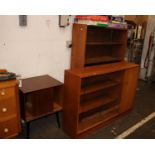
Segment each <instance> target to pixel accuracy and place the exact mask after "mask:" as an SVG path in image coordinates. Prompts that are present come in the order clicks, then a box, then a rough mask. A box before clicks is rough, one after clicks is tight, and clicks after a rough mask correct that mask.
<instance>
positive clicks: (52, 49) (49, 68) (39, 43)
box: [0, 15, 72, 82]
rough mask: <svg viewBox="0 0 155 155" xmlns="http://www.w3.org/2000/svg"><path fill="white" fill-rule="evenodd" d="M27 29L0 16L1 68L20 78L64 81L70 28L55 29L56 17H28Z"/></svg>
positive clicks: (11, 18) (14, 20)
mask: <svg viewBox="0 0 155 155" xmlns="http://www.w3.org/2000/svg"><path fill="white" fill-rule="evenodd" d="M27 19H28V22H27V23H28V25H27V26H26V27H21V26H19V18H18V16H17V15H15V16H0V68H6V69H7V70H9V71H11V72H15V73H17V74H21V75H22V78H27V77H32V76H37V75H42V74H49V75H51V76H53V77H55V78H57V79H58V80H60V81H62V82H63V80H64V70H65V69H68V68H69V67H70V54H71V51H70V49H68V48H67V47H66V41H67V40H71V29H72V27H71V25H72V24H70V26H68V27H66V28H60V27H59V26H58V16H56V15H55V16H54V15H49V16H28V17H27Z"/></svg>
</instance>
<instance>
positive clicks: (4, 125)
mask: <svg viewBox="0 0 155 155" xmlns="http://www.w3.org/2000/svg"><path fill="white" fill-rule="evenodd" d="M18 132H19V127H18V120H17V117H13V118H12V119H10V120H7V121H5V122H0V138H8V137H10V136H12V135H15V134H17V133H18Z"/></svg>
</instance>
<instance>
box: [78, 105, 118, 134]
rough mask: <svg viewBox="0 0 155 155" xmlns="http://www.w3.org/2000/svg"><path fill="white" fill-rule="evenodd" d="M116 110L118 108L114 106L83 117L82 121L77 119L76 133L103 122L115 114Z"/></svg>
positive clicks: (116, 113)
mask: <svg viewBox="0 0 155 155" xmlns="http://www.w3.org/2000/svg"><path fill="white" fill-rule="evenodd" d="M118 110H119V107H118V106H114V107H111V108H109V109H108V110H106V111H104V112H98V113H96V114H94V115H92V116H90V117H88V118H85V119H83V120H82V121H79V126H78V134H81V133H83V132H86V131H88V130H90V129H92V128H94V127H96V126H98V125H100V124H103V123H104V122H106V121H108V120H109V119H111V118H113V117H115V116H117V115H118Z"/></svg>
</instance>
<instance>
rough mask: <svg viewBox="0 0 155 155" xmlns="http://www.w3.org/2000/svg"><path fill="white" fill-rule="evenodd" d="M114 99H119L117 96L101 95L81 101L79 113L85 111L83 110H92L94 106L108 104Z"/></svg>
mask: <svg viewBox="0 0 155 155" xmlns="http://www.w3.org/2000/svg"><path fill="white" fill-rule="evenodd" d="M114 101H117V98H114V97H110V96H101V97H99V98H94V99H92V100H90V101H86V102H84V103H81V104H80V110H79V113H83V112H86V111H89V110H92V109H94V108H97V107H100V106H103V105H106V104H108V103H111V102H114Z"/></svg>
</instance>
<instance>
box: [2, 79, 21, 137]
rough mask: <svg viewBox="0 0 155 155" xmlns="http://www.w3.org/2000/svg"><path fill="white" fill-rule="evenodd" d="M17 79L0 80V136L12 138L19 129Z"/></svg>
mask: <svg viewBox="0 0 155 155" xmlns="http://www.w3.org/2000/svg"><path fill="white" fill-rule="evenodd" d="M18 94H19V93H18V81H17V80H10V81H2V82H0V138H12V137H15V136H17V135H18V134H19V133H20V131H21V125H20V114H19V113H20V112H19V95H18Z"/></svg>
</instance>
